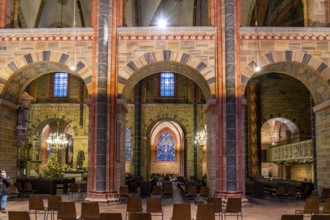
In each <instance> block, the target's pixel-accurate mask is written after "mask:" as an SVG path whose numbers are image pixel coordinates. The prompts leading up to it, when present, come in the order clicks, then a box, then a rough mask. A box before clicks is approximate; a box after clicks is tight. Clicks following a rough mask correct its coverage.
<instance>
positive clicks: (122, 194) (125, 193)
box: [118, 186, 130, 203]
mask: <svg viewBox="0 0 330 220" xmlns="http://www.w3.org/2000/svg"><path fill="white" fill-rule="evenodd" d="M129 196H130V195H129V188H128V186H120V187H119V194H118V197H119V200H118V202H119V203H122V202H124V201H126V200H127V198H128V197H129Z"/></svg>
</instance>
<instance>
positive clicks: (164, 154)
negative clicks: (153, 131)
mask: <svg viewBox="0 0 330 220" xmlns="http://www.w3.org/2000/svg"><path fill="white" fill-rule="evenodd" d="M157 160H158V161H175V150H174V138H173V136H172V135H171V134H170V133H169V132H168V131H164V132H163V133H162V134H161V135H160V137H159V139H158V147H157Z"/></svg>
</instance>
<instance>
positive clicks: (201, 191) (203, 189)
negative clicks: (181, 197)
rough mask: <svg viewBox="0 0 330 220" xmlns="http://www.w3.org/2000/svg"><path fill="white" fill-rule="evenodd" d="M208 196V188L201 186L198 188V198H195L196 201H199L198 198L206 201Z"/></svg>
mask: <svg viewBox="0 0 330 220" xmlns="http://www.w3.org/2000/svg"><path fill="white" fill-rule="evenodd" d="M209 194H210V189H209V187H208V186H201V187H200V188H199V193H198V197H197V198H198V199H197V200H199V198H202V199H204V200H207V199H208V198H209Z"/></svg>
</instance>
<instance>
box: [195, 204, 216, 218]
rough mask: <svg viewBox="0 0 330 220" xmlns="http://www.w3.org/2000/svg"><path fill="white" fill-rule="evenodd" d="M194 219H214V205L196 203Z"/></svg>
mask: <svg viewBox="0 0 330 220" xmlns="http://www.w3.org/2000/svg"><path fill="white" fill-rule="evenodd" d="M196 220H215V216H214V205H213V204H211V203H209V204H198V206H197V212H196Z"/></svg>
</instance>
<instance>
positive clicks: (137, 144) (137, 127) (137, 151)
mask: <svg viewBox="0 0 330 220" xmlns="http://www.w3.org/2000/svg"><path fill="white" fill-rule="evenodd" d="M134 110H135V111H134V119H135V121H134V150H133V152H134V154H133V165H134V166H133V168H134V172H133V173H134V176H136V177H139V176H141V123H142V121H141V120H142V119H141V111H142V109H141V83H140V82H139V83H137V84H136V86H135V108H134Z"/></svg>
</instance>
